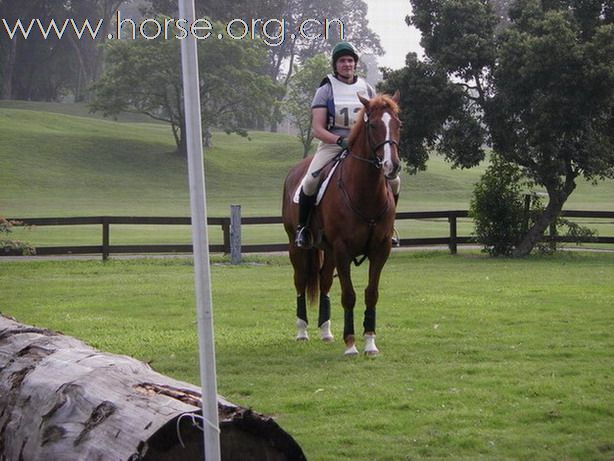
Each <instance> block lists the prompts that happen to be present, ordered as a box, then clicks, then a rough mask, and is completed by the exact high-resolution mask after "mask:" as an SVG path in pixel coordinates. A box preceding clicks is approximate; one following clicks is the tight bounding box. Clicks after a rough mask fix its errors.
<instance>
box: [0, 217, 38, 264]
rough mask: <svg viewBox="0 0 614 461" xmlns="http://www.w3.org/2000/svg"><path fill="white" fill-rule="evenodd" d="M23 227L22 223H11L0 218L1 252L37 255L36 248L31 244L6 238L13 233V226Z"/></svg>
mask: <svg viewBox="0 0 614 461" xmlns="http://www.w3.org/2000/svg"><path fill="white" fill-rule="evenodd" d="M23 225H24V224H23V223H22V222H20V221H9V220H8V219H6V218H3V217H2V216H0V252H3V253H21V254H23V255H33V254H34V253H35V250H34V247H32V246H31V245H30V244H29V243H26V242H22V241H21V240H12V239H9V238H7V237H6V236H5V235H8V234H10V233H11V232H13V226H23ZM3 234H4V235H3Z"/></svg>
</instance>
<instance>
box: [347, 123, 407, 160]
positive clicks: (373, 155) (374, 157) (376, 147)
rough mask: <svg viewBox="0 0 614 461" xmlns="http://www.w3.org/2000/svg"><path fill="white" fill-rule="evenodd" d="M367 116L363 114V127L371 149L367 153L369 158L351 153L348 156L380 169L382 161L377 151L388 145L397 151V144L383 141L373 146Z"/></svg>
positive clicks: (392, 140)
mask: <svg viewBox="0 0 614 461" xmlns="http://www.w3.org/2000/svg"><path fill="white" fill-rule="evenodd" d="M369 116H370V114H369V113H368V112H365V114H364V118H363V120H364V122H363V123H364V125H365V128H366V130H367V141H368V142H369V148H370V149H371V152H370V153H369V157H366V158H365V157H360V156H358V155H355V154H353V153H351V152H350V154H349V155H350V156H351V157H353V158H355V159H357V160H360V161H363V162H367V163H369V164H371V165H373V166H374V167H375V168H378V169H379V168H381V167H382V163H383V160H382V159H381V158H380V156H379V155H377V151H378V150H379V149H380V148H382V147H384V146H385V145H386V144H390V145H393V146H397V149H399V143H398V141H395V140H394V139H384V140H383V141H382V142H380V143H379V144H376V145H373V136H372V134H371V133H372V130H373V124H372V123H371V122H370V121H369Z"/></svg>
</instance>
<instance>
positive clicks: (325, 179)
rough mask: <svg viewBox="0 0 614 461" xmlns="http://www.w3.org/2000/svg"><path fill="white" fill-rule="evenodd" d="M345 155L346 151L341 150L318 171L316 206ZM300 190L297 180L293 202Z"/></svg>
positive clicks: (296, 201)
mask: <svg viewBox="0 0 614 461" xmlns="http://www.w3.org/2000/svg"><path fill="white" fill-rule="evenodd" d="M346 156H347V151H343V152H342V153H341V154H339V155H337V156H336V157H335V158H334V159H333V160H332V161H331V162H330V163H328V164H326V165H324V167H323V168H322V170H321V171H320V181H319V182H318V188H317V190H316V202H315V205H316V206H318V205H319V204H320V202H321V201H322V197H324V193H325V192H326V189H327V188H328V184H329V183H330V180H331V178H332V177H333V174H334V173H335V170H336V169H337V167H338V166H339V164H340V163H341V162H342V161H343V159H345V157H346ZM300 191H301V183H300V182H299V184H298V187H297V188H296V190H295V191H294V196H293V197H292V201H293V202H294V203H298V196H299V192H300Z"/></svg>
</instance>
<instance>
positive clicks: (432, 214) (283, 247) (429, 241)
mask: <svg viewBox="0 0 614 461" xmlns="http://www.w3.org/2000/svg"><path fill="white" fill-rule="evenodd" d="M562 216H563V217H565V218H592V219H614V212H612V211H564V212H563V213H562ZM468 217H469V213H468V211H467V210H450V211H410V212H400V213H397V215H396V219H397V221H400V220H407V219H413V220H421V219H425V220H433V219H447V221H448V227H449V232H448V235H447V236H445V237H424V238H402V239H401V240H400V246H401V247H412V246H441V245H444V246H447V247H448V248H449V250H450V252H451V253H452V254H455V253H456V252H457V249H458V245H462V244H469V243H475V241H474V239H473V238H472V237H471V236H461V235H458V219H460V218H468ZM10 219H11V220H12V221H21V222H23V223H24V224H25V225H29V226H82V225H100V226H101V230H102V239H101V244H100V245H79V246H40V247H36V254H37V255H85V254H101V255H102V259H103V260H106V259H108V257H109V255H111V254H151V253H171V254H172V253H191V252H192V245H191V244H148V245H111V244H110V241H111V226H112V225H122V224H123V225H125V224H131V225H186V226H188V225H190V224H191V219H190V218H189V217H132V216H128V217H126V216H123V217H120V216H99V217H76V218H10ZM207 223H208V225H209V226H221V229H222V234H223V243H222V244H212V245H210V247H209V250H210V251H211V252H212V253H225V254H229V255H231V260H232V262H234V263H236V262H239V261H240V258H241V254H242V253H264V252H277V251H287V249H288V243H287V242H285V243H265V244H246V245H244V244H242V243H241V238H240V236H241V227H242V226H249V225H256V224H281V223H282V220H281V217H279V216H264V217H243V218H241V216H240V207H238V206H233V207H231V216H230V217H222V218H218V217H216V218H208V221H207ZM548 239H549V240H551V241H557V242H576V241H577V240H575V239H572V238H569V237H565V236H560V235H557V233H556V229H555V228H551V229H550V235H549V236H548ZM585 242H591V243H609V244H612V243H614V237H602V236H599V237H594V238H591V239H590V240H585ZM16 255H19V253H17V252H15V251H12V250H8V249H7V250H5V251H2V250H0V256H16Z"/></svg>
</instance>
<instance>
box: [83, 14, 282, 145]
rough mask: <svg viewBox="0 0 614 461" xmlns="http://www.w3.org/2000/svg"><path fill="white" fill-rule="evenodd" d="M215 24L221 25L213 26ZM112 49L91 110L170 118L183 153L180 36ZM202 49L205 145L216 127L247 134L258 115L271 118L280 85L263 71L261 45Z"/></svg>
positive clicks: (211, 44) (221, 43)
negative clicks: (247, 129)
mask: <svg viewBox="0 0 614 461" xmlns="http://www.w3.org/2000/svg"><path fill="white" fill-rule="evenodd" d="M160 22H161V23H163V22H164V19H163V18H161V19H160ZM216 27H219V24H218V25H214V30H216V29H215V28H216ZM217 30H219V29H217ZM177 33H179V32H177ZM153 34H154V33H152V35H150V36H153ZM107 51H108V54H107V64H106V69H105V71H104V73H103V75H102V77H101V78H100V80H99V81H98V82H96V84H95V85H94V87H93V89H94V92H95V96H94V99H93V101H92V104H91V108H92V110H94V111H101V112H103V114H104V115H105V116H110V115H117V114H119V113H120V112H137V113H141V114H145V115H147V116H149V117H151V118H153V119H155V120H161V121H165V122H168V123H170V125H171V128H172V131H173V136H174V138H175V142H176V144H177V150H178V152H180V153H185V152H186V139H185V116H184V111H183V110H184V109H183V99H182V98H183V96H182V83H181V54H180V40H175V39H169V40H164V38H163V37H162V36H161V37H160V38H158V39H155V40H147V39H143V38H141V39H137V40H128V41H115V42H113V43H110V44H109V46H108V50H107ZM198 53H199V56H198V59H199V68H200V74H201V79H200V83H201V86H200V94H201V111H202V120H203V136H204V141H205V146H206V147H209V146H210V139H211V129H212V128H221V129H223V130H225V131H226V132H227V133H231V132H235V133H239V134H242V135H246V134H247V132H246V129H245V127H246V126H248V125H250V124H251V122H252V121H253V119H254V118H255V117H259V116H261V117H265V118H271V117H272V108H273V107H274V105H275V102H274V101H275V98H276V97H277V94H278V92H279V88H278V86H277V85H276V84H275V83H274V82H273V81H272V80H271V79H270V78H269V77H268V76H266V75H264V70H263V65H262V62H263V59H264V54H265V50H264V49H263V47H262V45H261V44H259V43H257V42H251V41H248V40H229V39H222V40H218V39H217V38H215V39H206V40H201V41H200V43H199V46H198Z"/></svg>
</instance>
